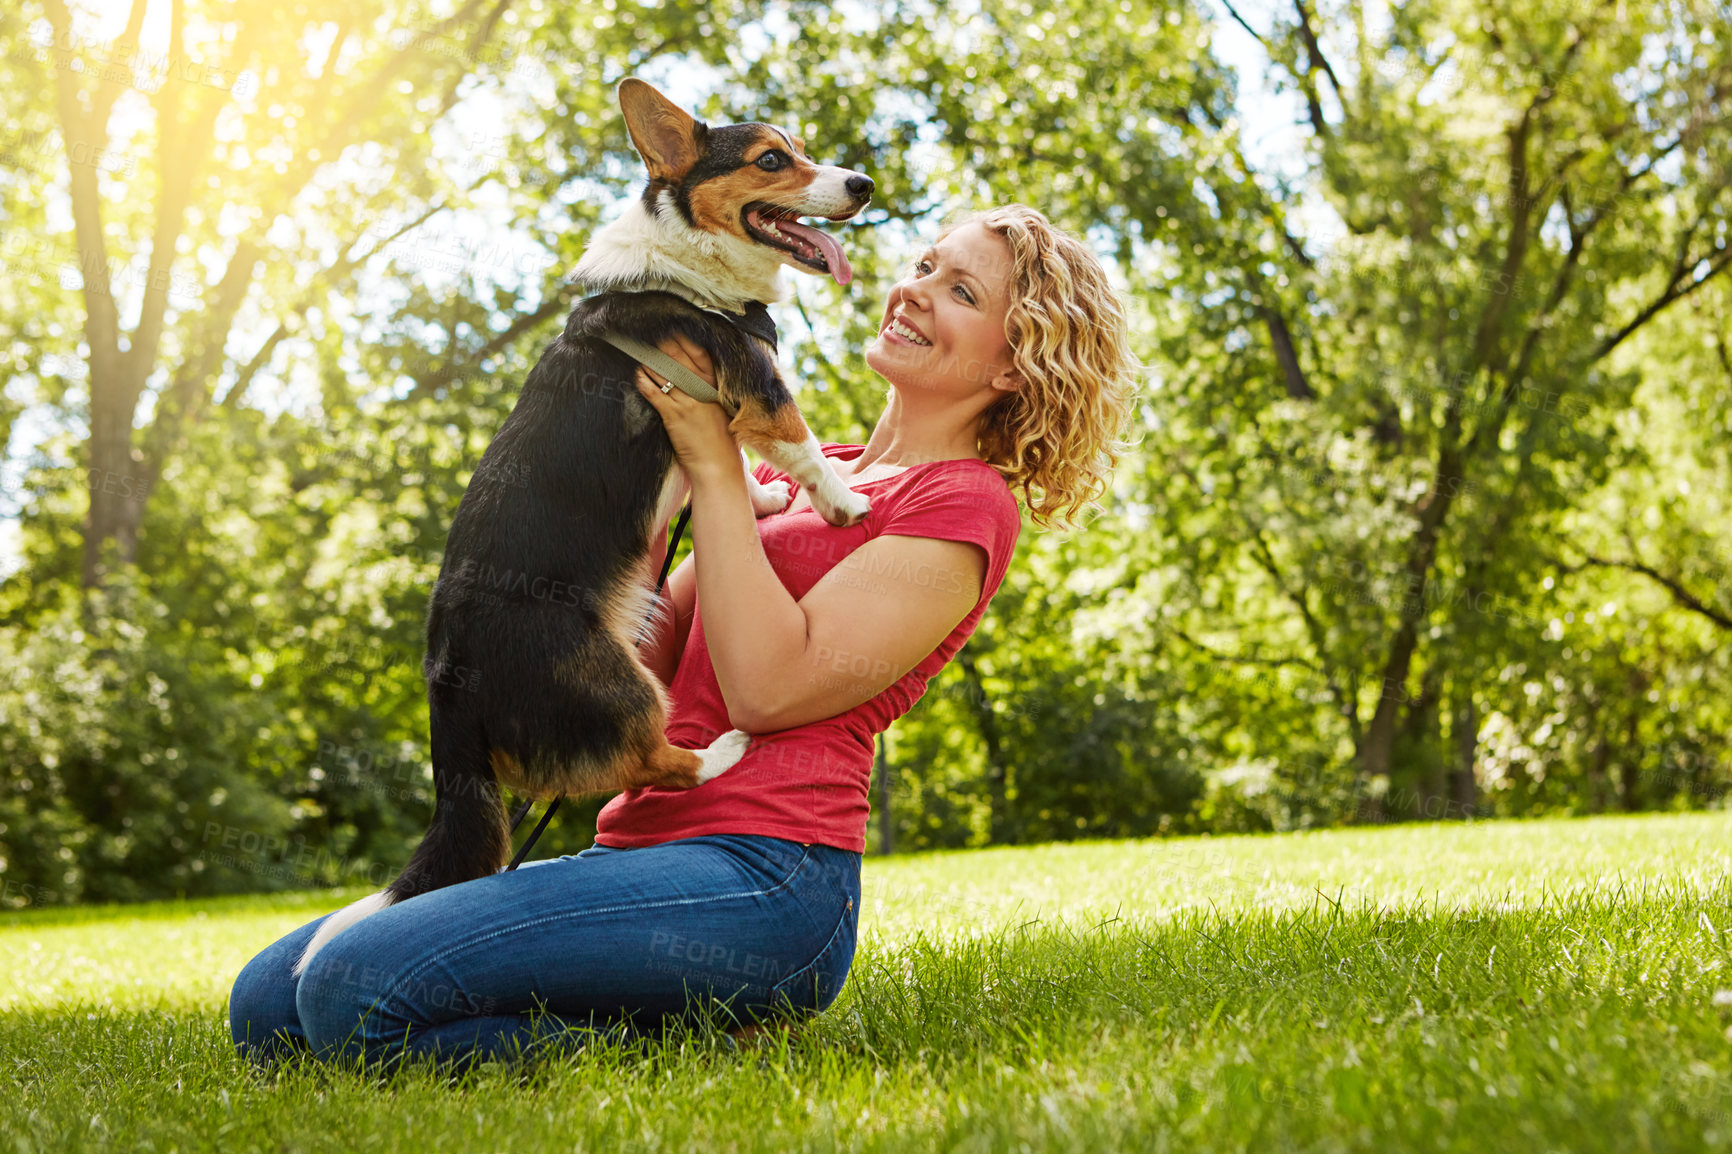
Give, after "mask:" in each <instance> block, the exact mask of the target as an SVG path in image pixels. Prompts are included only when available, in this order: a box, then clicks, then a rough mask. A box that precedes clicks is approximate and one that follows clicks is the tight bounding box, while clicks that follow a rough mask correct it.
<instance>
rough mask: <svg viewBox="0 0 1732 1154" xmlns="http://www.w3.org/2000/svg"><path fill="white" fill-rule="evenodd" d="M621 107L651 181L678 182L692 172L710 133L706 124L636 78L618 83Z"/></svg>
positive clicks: (634, 144)
mask: <svg viewBox="0 0 1732 1154" xmlns="http://www.w3.org/2000/svg"><path fill="white" fill-rule="evenodd" d="M619 107H620V111H621V112H624V113H625V126H626V130H627V131H629V132H630V133H631V143H632V147H633V148H635V149H637V154H638V155H639V156H641V157H643V162H644V164H645V165H646V166H647V167H648V168H649V174H650V179H651V180H666V181H672V182H674V183H678V182H679V181H680V180H681V179H683V178H684V177H685V175H686V173H688V172H690V171H691V170H692V166H693V165H695V164H696V163H697V162H698V157H699V156H700V155H701V154H702V153H703V150H704V137H705V135H706V134H708V132H709V129H708V128H707V127H705V126H704V124H703V123H701V122H700V121H697V120H693V119H692V117H691V116H690V115H689V114H688V113H687V112H686V110H685V109H683V108H681V107H680V106H679V105H677V104H675V103H674V102H673V101H671V100H669V99H668V98H667V97H665V96H663V95H662V94H661V93H659V92H657V91H656V90H655V89H654V88H652V87H650V86H649V85H648V84H645V83H644V82H643V81H641V80H639V79H638V78H637V77H635V76H631V77H627V78H626V79H624V80H622V81H620V82H619Z"/></svg>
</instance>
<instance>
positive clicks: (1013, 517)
mask: <svg viewBox="0 0 1732 1154" xmlns="http://www.w3.org/2000/svg"><path fill="white" fill-rule="evenodd" d="M899 497H900V499H899V500H898V501H896V502H895V504H894V505H893V506H892V507H891V508H889V509H887V510H886V511H885V513H884V519H883V521H882V522H881V523H880V524H879V525H878V526H877V532H876V533H875V534H874V536H880V537H885V536H897V537H935V538H938V539H940V540H944V541H966V542H969V543H971V544H974V545H979V546H980V547H981V548H982V549H984V550H985V551H986V580H985V581H984V582H983V583H982V586H981V591H980V595H981V599H982V600H983V601H984V600H987V599H989V598H991V596H992V595H993V594H994V593H996V592H997V591H998V585H999V582H1000V581H1002V580H1003V579H1004V574H1005V570H1007V569H1009V568H1010V559H1011V557H1012V556H1013V555H1014V554H1015V552H1016V541H1017V538H1018V536H1019V535H1020V534H1021V533H1022V513H1021V511H1020V510H1019V509H1018V508H1017V504H1016V497H1015V496H1014V495H1013V494H1012V493H1011V491H1010V487H1009V486H1008V485H1006V484H1005V483H1004V478H1002V477H1000V476H999V475H998V474H997V473H996V472H991V471H988V470H986V469H972V468H971V469H967V470H966V471H965V470H960V469H958V470H951V471H948V472H944V473H940V474H939V475H937V476H934V477H931V478H928V479H926V480H924V481H922V483H920V484H918V485H915V486H912V487H911V488H910V489H908V490H906V491H904V492H903V493H901V494H899Z"/></svg>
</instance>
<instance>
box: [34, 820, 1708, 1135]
mask: <svg viewBox="0 0 1732 1154" xmlns="http://www.w3.org/2000/svg"><path fill="white" fill-rule="evenodd" d="M1729 855H1732V815H1728V814H1706V815H1688V816H1666V817H1643V818H1606V819H1594V820H1581V821H1573V822H1521V823H1513V822H1512V823H1478V824H1473V825H1460V826H1412V827H1398V828H1391V829H1381V830H1365V831H1341V832H1325V833H1313V834H1303V835H1285V836H1278V837H1249V838H1214V839H1185V840H1169V841H1155V842H1097V843H1086V844H1076V845H1066V846H1047V847H1037V848H1032V849H1014V850H1011V849H1006V850H987V851H975V852H966V853H946V854H931V855H923V856H918V857H910V858H904V859H894V860H890V861H878V860H871V861H869V862H868V863H867V872H866V880H865V897H866V901H865V904H864V909H863V917H862V923H861V933H862V944H861V949H860V952H859V953H858V955H857V956H856V959H855V964H854V971H853V973H852V974H851V975H850V977H849V980H848V985H847V987H846V989H845V990H844V991H843V994H842V997H841V999H840V1000H839V1001H838V1002H837V1003H836V1005H835V1006H834V1007H832V1009H831V1010H830V1012H829V1013H828V1014H826V1015H824V1016H822V1017H821V1018H819V1019H817V1020H816V1021H815V1022H813V1023H811V1024H810V1025H809V1026H807V1027H806V1028H805V1029H804V1030H803V1031H801V1032H799V1033H798V1034H796V1035H794V1036H792V1037H791V1038H788V1039H785V1040H780V1041H776V1042H773V1043H767V1044H765V1045H762V1046H759V1047H757V1048H756V1049H748V1050H745V1051H741V1052H736V1051H734V1050H732V1049H731V1048H729V1047H728V1046H727V1045H726V1043H725V1040H722V1039H717V1038H715V1037H713V1036H704V1035H693V1036H688V1037H685V1038H682V1039H674V1040H671V1041H669V1042H667V1043H665V1044H661V1043H658V1044H655V1045H652V1046H649V1047H647V1048H643V1049H639V1050H635V1051H624V1050H618V1049H614V1050H607V1049H597V1050H594V1051H591V1052H588V1053H585V1054H583V1055H580V1056H577V1057H575V1058H571V1059H567V1060H561V1061H558V1062H549V1063H544V1064H542V1065H540V1066H536V1067H534V1068H532V1069H530V1070H529V1071H527V1072H524V1071H511V1070H507V1069H503V1068H489V1069H485V1070H483V1071H480V1072H477V1073H474V1074H470V1075H466V1076H464V1077H463V1078H461V1079H458V1080H457V1081H456V1082H455V1084H451V1083H450V1081H449V1080H448V1079H442V1078H440V1077H437V1076H434V1075H431V1074H429V1073H427V1072H425V1071H410V1072H408V1073H406V1074H404V1075H403V1076H401V1077H399V1078H397V1079H395V1080H394V1081H392V1082H390V1083H388V1084H385V1085H378V1084H374V1083H370V1082H367V1081H364V1080H362V1079H361V1078H358V1077H356V1076H354V1075H351V1074H345V1073H341V1072H333V1071H329V1070H324V1069H320V1068H317V1067H299V1068H290V1069H286V1070H284V1071H281V1072H279V1073H277V1074H274V1075H268V1076H254V1075H251V1074H249V1073H248V1072H247V1071H246V1070H245V1069H244V1068H243V1066H242V1065H241V1063H240V1062H239V1060H238V1059H236V1058H235V1057H234V1055H233V1053H232V1051H231V1049H230V1047H229V1043H228V1037H227V1029H226V1017H225V1009H226V998H227V991H228V986H229V983H230V982H231V981H232V980H233V977H234V975H235V973H236V972H237V971H238V970H239V969H240V967H241V965H242V964H243V963H244V962H245V961H246V960H247V958H248V957H250V956H251V954H252V953H253V952H254V951H256V950H257V949H259V948H260V947H262V946H264V945H265V944H267V943H268V942H269V941H270V940H271V939H273V938H274V937H275V936H277V935H278V934H281V933H283V932H285V931H287V930H289V929H291V928H293V927H294V926H296V925H298V924H300V923H302V922H303V921H305V920H307V919H308V918H309V917H311V916H313V915H314V914H316V913H318V912H322V911H323V910H326V909H329V908H332V907H333V906H334V905H336V904H337V902H338V901H339V900H341V898H342V897H343V896H346V895H332V894H315V895H288V896H277V897H261V898H247V899H225V900H221V901H209V902H195V903H165V904H163V905H159V906H147V907H119V908H112V907H111V908H106V909H85V910H75V911H53V910H44V911H32V912H27V913H22V914H13V915H7V916H5V917H3V918H0V1068H3V1069H4V1070H5V1072H6V1073H7V1075H9V1079H10V1081H11V1082H12V1083H13V1084H14V1086H15V1087H16V1089H15V1091H14V1092H13V1093H11V1094H8V1095H6V1096H5V1098H4V1099H3V1101H0V1154H11V1151H12V1150H14V1149H16V1150H19V1151H35V1150H46V1149H66V1148H92V1149H109V1148H112V1149H124V1150H128V1151H130V1150H139V1149H153V1150H157V1151H165V1152H166V1151H169V1150H174V1149H181V1150H190V1149H220V1150H224V1151H228V1150H237V1151H239V1150H251V1149H259V1150H331V1151H360V1150H403V1151H426V1150H464V1151H469V1150H489V1151H490V1150H500V1151H506V1150H509V1151H534V1150H593V1149H612V1148H620V1147H624V1148H631V1149H638V1148H657V1149H682V1148H688V1147H701V1148H702V1149H704V1150H706V1151H713V1150H735V1149H740V1150H745V1149H753V1150H756V1149H763V1150H778V1151H779V1150H789V1149H820V1150H828V1149H834V1148H846V1149H904V1148H915V1149H929V1148H941V1149H947V1150H950V1149H954V1150H979V1151H997V1150H1010V1149H1017V1148H1027V1149H1034V1150H1038V1149H1043V1148H1062V1149H1100V1150H1128V1149H1134V1150H1187V1151H1189V1150H1205V1149H1235V1150H1258V1151H1282V1150H1336V1149H1343V1150H1346V1149H1352V1150H1375V1151H1385V1150H1428V1151H1429V1150H1462V1151H1474V1152H1476V1154H1477V1152H1480V1151H1501V1150H1520V1151H1546V1150H1570V1151H1580V1150H1602V1149H1603V1150H1608V1151H1613V1150H1615V1151H1620V1152H1621V1151H1626V1150H1656V1151H1658V1150H1701V1149H1725V1148H1732V1004H1716V994H1717V993H1719V992H1721V991H1728V990H1732V946H1729V944H1728V939H1727V932H1728V930H1729V929H1732V871H1729V869H1728V867H1729V865H1732V857H1729ZM1718 1000H1719V1002H1720V1003H1732V993H1720V997H1719V999H1718Z"/></svg>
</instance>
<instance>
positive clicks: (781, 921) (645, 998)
mask: <svg viewBox="0 0 1732 1154" xmlns="http://www.w3.org/2000/svg"><path fill="white" fill-rule="evenodd" d="M859 906H860V855H859V854H857V853H852V852H849V851H847V850H840V849H836V848H834V847H831V846H825V845H803V844H801V843H799V842H794V841H785V840H783V839H781V838H773V837H761V836H756V835H747V834H723V835H712V836H708V837H694V838H685V839H682V840H679V841H670V842H664V843H662V844H660V845H654V846H645V847H643V848H641V849H610V848H608V847H607V846H601V845H596V846H591V847H590V848H589V849H586V850H584V851H583V852H582V853H579V854H575V855H571V856H567V857H560V858H555V859H552V860H549V861H540V862H530V863H527V864H525V865H524V866H523V867H522V868H521V869H519V870H517V871H515V872H512V873H505V872H500V873H497V874H494V875H493V876H492V877H486V878H481V879H480V880H478V881H472V882H465V883H464V884H462V885H456V886H450V887H447V888H446V889H442V890H435V891H434V892H432V893H427V894H421V895H420V896H418V897H414V898H410V899H409V900H408V901H405V902H401V903H399V904H397V905H395V906H392V907H390V908H389V909H386V910H382V911H380V912H379V913H376V914H374V915H373V916H372V917H370V918H367V919H365V920H364V921H361V922H359V923H357V924H356V925H354V926H351V927H350V928H349V929H347V930H345V931H343V932H342V933H341V934H339V935H338V936H337V937H336V938H334V939H332V940H331V942H330V943H329V944H328V945H326V946H325V947H324V949H322V950H321V951H320V952H319V954H318V955H317V956H316V957H315V958H314V959H313V962H312V965H311V966H309V967H308V968H307V971H306V973H304V974H303V975H301V977H300V978H299V979H298V980H297V979H296V978H295V977H294V976H293V974H291V972H290V967H291V966H293V965H294V963H295V960H296V959H297V958H299V957H300V954H301V950H302V949H303V948H304V947H305V946H306V944H307V942H308V941H310V940H311V939H312V936H313V934H314V933H315V932H316V931H317V929H318V926H319V922H321V921H323V920H324V918H320V919H318V921H313V922H309V923H308V924H306V925H304V926H302V927H301V928H300V929H298V930H296V931H294V932H293V933H291V934H289V935H288V936H287V937H284V938H281V939H280V940H278V941H277V942H276V943H275V944H273V945H271V946H269V947H267V948H266V949H265V950H264V951H263V952H262V953H260V954H259V955H258V956H257V957H255V958H254V959H253V960H252V961H250V962H248V963H247V965H246V967H245V968H244V969H242V970H241V973H240V977H238V978H237V979H236V980H235V987H234V993H233V994H232V995H231V997H230V999H229V1028H230V1031H231V1032H232V1033H233V1035H234V1040H235V1046H236V1048H237V1049H238V1050H239V1051H240V1053H241V1055H242V1056H243V1057H246V1058H249V1059H252V1060H253V1061H256V1062H259V1063H261V1064H263V1063H268V1062H270V1061H271V1060H273V1059H276V1058H280V1057H284V1056H286V1055H288V1054H291V1053H294V1052H297V1051H303V1052H310V1053H312V1054H314V1055H316V1056H318V1057H321V1058H359V1057H364V1058H365V1059H366V1060H367V1061H368V1063H369V1064H372V1063H373V1062H375V1061H384V1062H385V1063H387V1064H392V1063H395V1062H396V1061H398V1060H400V1059H402V1058H404V1057H408V1056H419V1055H426V1056H430V1057H432V1058H435V1059H437V1060H441V1061H444V1060H461V1061H469V1060H486V1059H489V1058H507V1057H512V1056H517V1055H523V1054H532V1053H544V1052H547V1051H550V1050H552V1051H561V1050H569V1049H575V1048H578V1047H580V1046H581V1045H582V1044H583V1042H584V1041H585V1040H586V1039H588V1038H593V1037H596V1036H597V1035H598V1034H599V1035H604V1036H612V1037H623V1036H626V1035H629V1034H633V1033H637V1032H640V1031H642V1030H643V1029H644V1028H645V1027H654V1026H658V1025H661V1024H664V1023H666V1022H667V1021H669V1020H670V1019H681V1018H687V1019H690V1018H692V1017H693V1016H694V1015H695V1014H696V1013H699V1012H701V1010H700V1009H699V1007H701V1006H703V1005H705V1004H709V1005H712V1006H714V1005H715V1004H716V1003H719V1004H720V1006H721V1008H722V1014H723V1022H724V1024H727V1025H730V1026H731V1025H733V1024H736V1023H737V1024H749V1023H751V1022H755V1021H766V1020H769V1019H771V1018H773V1017H774V1016H776V1015H778V1014H780V1015H789V1016H796V1017H798V1016H804V1015H809V1014H813V1013H817V1012H819V1011H821V1010H824V1009H826V1008H828V1006H829V1005H830V1003H831V1002H833V1001H835V1000H836V995H837V994H839V993H840V992H841V989H842V982H843V980H844V979H845V978H846V977H847V974H848V967H849V966H850V965H851V964H852V962H853V960H854V942H855V930H856V926H857V923H858V919H859ZM712 998H713V999H715V1000H716V1002H715V1003H712V1002H710V999H712Z"/></svg>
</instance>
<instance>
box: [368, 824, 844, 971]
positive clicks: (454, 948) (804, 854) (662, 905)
mask: <svg viewBox="0 0 1732 1154" xmlns="http://www.w3.org/2000/svg"><path fill="white" fill-rule="evenodd" d="M811 855H812V848H811V847H810V846H806V847H804V848H803V849H802V850H801V851H800V860H799V861H797V862H795V863H794V868H793V869H791V870H789V871H788V876H787V877H785V878H783V879H782V880H781V881H779V882H777V883H776V884H775V885H773V886H771V887H770V888H769V889H767V890H746V891H742V892H740V893H732V894H712V895H709V896H707V897H701V898H682V899H680V900H678V901H668V902H652V903H649V904H647V905H638V904H633V905H617V906H605V907H603V908H601V909H593V910H584V911H583V913H582V916H584V917H590V916H593V915H596V914H613V913H618V912H620V911H621V910H656V909H666V908H668V907H670V906H691V905H698V904H699V903H701V902H725V901H734V900H736V899H739V898H756V897H767V896H768V895H770V894H773V893H775V892H776V891H777V890H780V889H782V888H784V887H786V886H787V885H789V884H790V883H792V882H793V880H794V878H795V876H796V875H798V874H799V872H800V867H801V866H804V865H805V864H806V859H807V858H808V857H810V856H811ZM572 916H573V915H572V914H571V913H563V914H544V915H542V916H540V917H538V918H532V919H530V920H529V921H526V922H515V923H513V924H511V925H509V926H502V927H500V928H498V929H496V930H493V931H491V932H489V933H486V934H482V935H481V936H479V937H474V938H468V939H465V940H464V941H461V942H456V943H453V944H452V945H450V946H447V947H446V948H445V949H443V950H441V951H439V952H438V953H435V954H432V955H431V956H429V957H428V958H426V959H425V960H424V961H423V962H421V964H420V965H418V966H416V967H415V968H414V969H412V970H410V971H408V972H407V973H405V974H404V975H403V976H402V977H400V978H398V979H397V980H396V981H395V982H393V983H392V985H393V987H396V986H401V985H403V984H405V983H408V982H412V981H414V980H415V979H416V978H418V977H420V976H421V975H422V974H424V973H426V972H427V971H428V970H429V969H431V968H433V967H434V966H436V965H438V964H439V963H440V962H442V961H444V960H445V959H446V958H448V957H450V956H451V955H452V954H455V953H457V952H458V951H460V950H465V949H468V948H469V947H470V946H474V945H479V944H480V943H482V942H485V941H490V940H492V939H493V938H497V937H499V936H500V935H502V934H509V933H516V932H517V931H518V930H525V929H529V928H531V927H532V926H540V925H546V924H547V923H548V922H553V921H559V920H561V919H563V918H569V917H572ZM395 996H396V994H395V989H394V988H393V989H391V990H387V991H385V992H384V993H383V994H382V995H381V996H380V998H379V1001H378V1002H376V1003H375V1005H378V1004H379V1003H382V1002H383V1001H384V1000H385V999H386V998H390V997H395Z"/></svg>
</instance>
